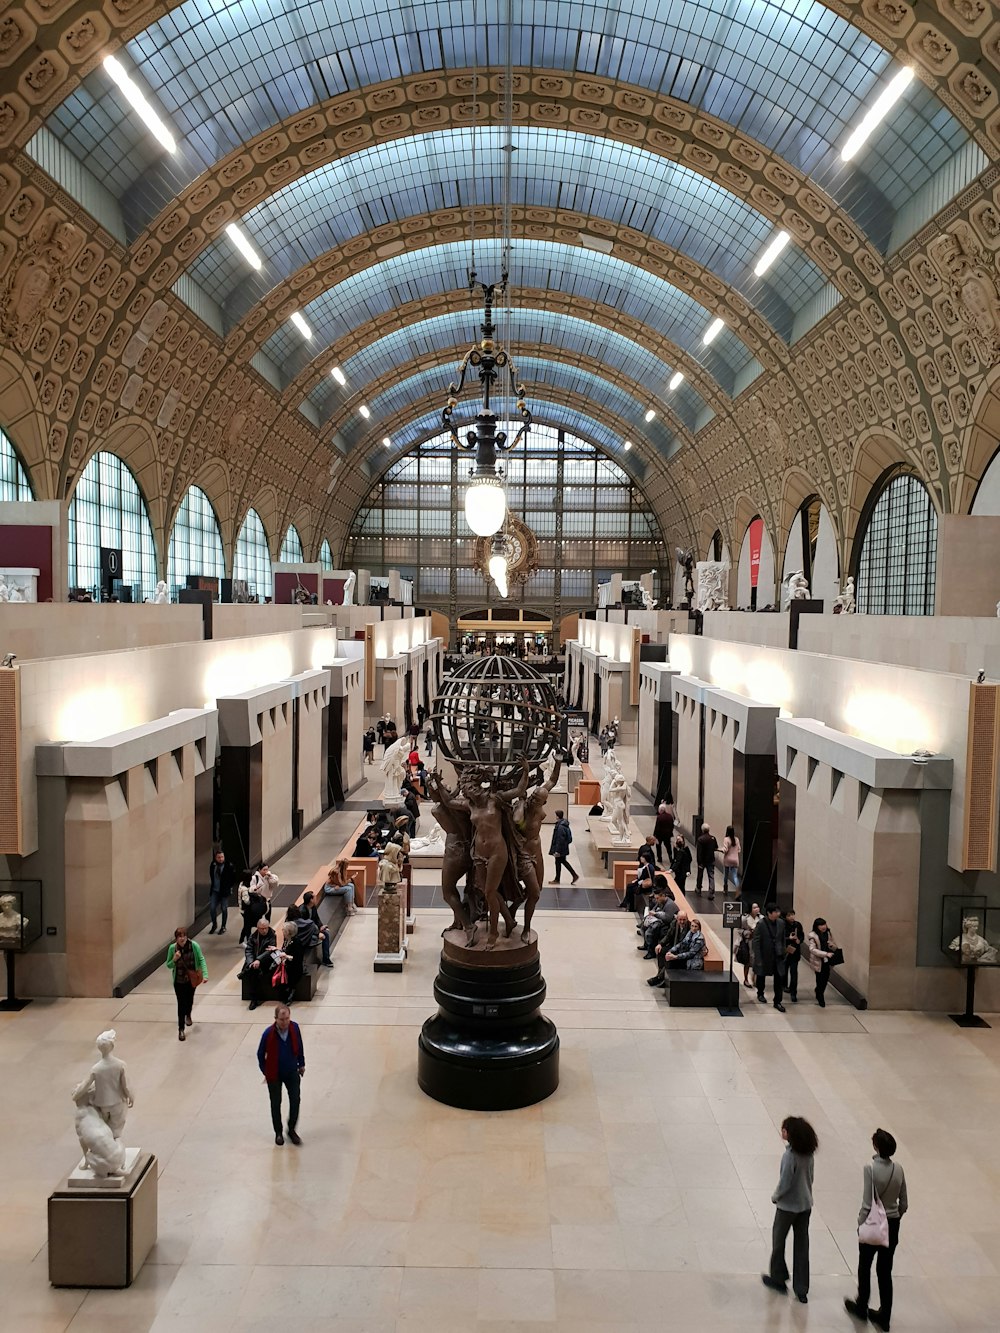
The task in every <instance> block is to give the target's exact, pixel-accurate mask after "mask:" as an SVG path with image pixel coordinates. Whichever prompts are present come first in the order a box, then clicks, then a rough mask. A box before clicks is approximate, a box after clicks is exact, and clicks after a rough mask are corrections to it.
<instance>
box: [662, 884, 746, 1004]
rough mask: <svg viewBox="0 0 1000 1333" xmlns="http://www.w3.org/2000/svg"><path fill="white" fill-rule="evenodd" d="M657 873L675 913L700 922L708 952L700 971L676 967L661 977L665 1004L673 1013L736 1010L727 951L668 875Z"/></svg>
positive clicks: (735, 984)
mask: <svg viewBox="0 0 1000 1333" xmlns="http://www.w3.org/2000/svg"><path fill="white" fill-rule="evenodd" d="M658 873H662V874H664V875H666V877H667V883H668V884H669V885H670V891H671V893H673V895H674V902H676V904H677V907H678V910H679V911H681V912H686V913H687V916H688V920H691V919H692V918H695V917H696V918H697V919H698V920H699V921H700V922H701V931H702V934H703V935H704V937H705V944H706V946H707V948H708V953H707V954H706V956H705V966H704V968H703V969H702V970H701V971H697V972H689V971H688V970H687V968H679V967H678V968H669V967H668V968H667V969H666V971H665V972H664V974H663V977H664V987H663V993H664V995H665V997H666V1001H667V1004H669V1005H670V1006H671V1007H672V1008H674V1009H699V1008H701V1009H716V1008H719V1009H738V1008H739V1000H740V987H739V982H738V981H730V980H729V951H728V949H727V948H726V947H725V945H724V944H723V943H722V941H721V940H720V939H719V937H718V935H716V933H715V931H714V930H712V928H711V927H710V926H708V925H706V924H705V918H704V917H703V916H702V914H701V913H700V912H698V911H695V910H694V909H693V908H692V907H691V904H690V903H689V902H688V900H687V898H686V897H685V896H684V894H683V893H681V891H680V889H679V888H678V887H677V881H676V880H675V879H674V877H673V875H672V874H671V873H670V871H669V870H664V871H662V872H658Z"/></svg>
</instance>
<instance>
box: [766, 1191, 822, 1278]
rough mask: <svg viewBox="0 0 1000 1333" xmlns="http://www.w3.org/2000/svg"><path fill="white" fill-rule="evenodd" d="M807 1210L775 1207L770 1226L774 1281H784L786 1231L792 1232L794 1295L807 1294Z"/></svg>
mask: <svg viewBox="0 0 1000 1333" xmlns="http://www.w3.org/2000/svg"><path fill="white" fill-rule="evenodd" d="M811 1215H812V1213H811V1210H809V1209H807V1210H806V1211H805V1212H804V1213H789V1212H787V1211H786V1210H785V1209H784V1208H775V1210H774V1225H773V1226H772V1228H771V1277H773V1278H774V1280H775V1282H787V1281H788V1265H787V1264H786V1263H785V1242H786V1241H787V1240H788V1233H789V1231H790V1232H791V1233H792V1290H793V1291H794V1292H795V1294H796V1296H808V1294H809V1218H810V1216H811Z"/></svg>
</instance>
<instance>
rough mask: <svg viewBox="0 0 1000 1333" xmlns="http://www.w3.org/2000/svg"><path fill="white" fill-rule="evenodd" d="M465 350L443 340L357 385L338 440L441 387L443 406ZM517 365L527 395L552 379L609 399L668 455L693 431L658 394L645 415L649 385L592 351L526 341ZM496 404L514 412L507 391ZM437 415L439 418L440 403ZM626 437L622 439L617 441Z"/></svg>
mask: <svg viewBox="0 0 1000 1333" xmlns="http://www.w3.org/2000/svg"><path fill="white" fill-rule="evenodd" d="M464 350H465V349H464V348H463V347H461V346H452V347H442V348H438V349H436V350H435V351H431V352H427V353H425V354H424V355H422V356H414V357H412V358H408V359H406V360H405V361H404V362H402V363H401V364H396V365H392V366H391V367H390V368H388V369H386V370H385V371H384V372H383V373H382V374H381V375H380V376H378V377H377V378H373V379H371V380H369V381H368V382H367V383H366V384H365V385H364V387H363V389H362V388H358V389H357V391H356V392H355V393H354V394H353V395H352V397H351V398H350V400H349V401H348V402H346V403H345V404H344V405H343V406H342V407H341V409H340V410H339V411H338V412H336V413H335V414H334V416H333V417H332V418H331V419H330V420H329V421H328V422H327V423H326V425H325V427H324V430H325V431H326V432H327V433H329V434H330V438H331V439H333V440H334V441H335V442H336V444H337V447H338V448H340V449H342V450H344V451H346V452H352V451H353V449H354V447H355V446H356V445H357V444H358V443H359V442H360V441H361V440H363V439H365V438H367V436H368V435H369V433H370V431H371V430H372V429H373V427H372V422H374V423H376V424H378V423H379V422H380V421H381V420H382V419H383V418H385V417H388V416H394V415H395V414H396V413H397V412H398V411H399V410H400V409H402V408H403V407H404V406H405V404H406V403H407V402H408V401H410V400H412V399H415V398H425V397H432V396H433V394H434V393H435V391H437V393H438V395H439V400H440V405H441V407H442V408H443V407H444V401H445V389H446V387H447V385H448V382H449V380H450V379H451V378H453V377H454V373H455V366H456V363H457V361H458V359H459V357H460V356H461V354H462V352H463V351H464ZM517 369H518V374H519V376H520V378H521V380H522V381H523V383H524V385H525V387H526V388H527V391H528V396H529V397H530V396H532V395H534V396H536V397H537V396H539V395H540V394H542V392H543V390H544V389H545V388H546V387H547V386H548V385H552V384H557V385H561V386H562V387H563V388H565V389H567V390H569V391H571V392H577V393H579V394H580V396H581V397H586V398H587V399H588V401H590V402H593V403H601V404H603V405H605V406H607V407H610V408H611V410H612V411H613V412H614V413H615V415H616V416H617V417H618V418H619V419H620V420H621V421H623V422H624V423H625V424H626V426H627V428H628V432H629V434H628V438H630V439H632V440H633V441H635V440H643V439H645V440H646V441H647V442H648V443H649V445H650V447H651V448H653V449H655V450H657V451H658V452H659V453H660V454H662V455H663V457H664V458H668V457H670V456H671V455H672V454H674V453H676V452H677V449H678V448H679V446H680V444H681V443H682V442H683V443H685V444H690V443H692V436H691V432H690V431H688V430H687V429H686V428H685V426H684V425H683V424H682V423H681V422H680V420H679V419H678V417H677V415H676V414H675V413H674V412H672V411H671V410H670V409H669V408H668V407H664V406H663V405H662V404H660V403H659V402H657V403H656V412H657V415H656V417H655V418H654V420H653V421H652V422H646V421H645V413H646V409H647V407H648V406H649V404H650V400H651V395H650V394H649V393H648V391H645V390H644V389H643V386H642V385H641V384H639V383H638V382H637V381H636V379H635V378H634V377H633V376H631V375H629V374H627V373H626V372H624V371H621V370H612V369H611V368H610V367H608V366H607V365H606V364H604V363H603V362H601V361H599V360H598V359H596V358H594V357H589V356H584V355H581V354H580V353H576V354H572V353H569V354H567V353H564V352H563V349H562V348H553V347H551V346H547V345H546V344H544V343H542V344H534V345H529V346H521V347H520V349H519V352H518V357H517ZM477 389H478V382H476V381H473V384H472V386H471V387H470V391H469V393H468V394H466V395H465V396H464V397H463V398H462V399H461V401H460V405H459V407H458V408H457V409H456V412H455V421H456V423H463V424H462V425H461V428H460V429H459V426H456V429H459V435H460V436H461V434H462V430H464V429H465V425H472V423H473V420H474V417H475V413H476V410H477V406H478V402H479V395H478V393H477ZM362 401H364V402H365V404H366V405H367V406H368V408H369V410H370V412H371V418H370V420H365V418H363V417H362V416H361V415H360V414H359V413H358V404H359V403H360V402H362ZM505 402H506V406H504V403H505ZM494 407H495V410H496V411H497V412H498V413H504V412H508V413H510V412H511V409H512V404H511V402H510V400H509V398H508V399H506V400H504V399H497V400H496V401H495V403H494ZM438 416H439V418H440V410H439V412H438ZM463 438H464V437H463ZM621 443H622V442H621V441H619V446H620V445H621Z"/></svg>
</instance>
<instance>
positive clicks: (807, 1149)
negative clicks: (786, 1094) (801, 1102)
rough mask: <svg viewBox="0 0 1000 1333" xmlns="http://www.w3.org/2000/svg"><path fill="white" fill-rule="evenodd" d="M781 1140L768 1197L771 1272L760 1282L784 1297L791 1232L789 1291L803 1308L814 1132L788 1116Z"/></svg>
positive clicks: (806, 1296) (806, 1286) (806, 1123)
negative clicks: (781, 1153)
mask: <svg viewBox="0 0 1000 1333" xmlns="http://www.w3.org/2000/svg"><path fill="white" fill-rule="evenodd" d="M781 1137H782V1138H783V1139H784V1140H785V1144H786V1145H787V1146H786V1148H785V1155H784V1157H782V1159H781V1174H780V1175H779V1177H778V1188H777V1189H776V1190H775V1191H774V1193H773V1194H772V1195H771V1202H772V1203H773V1204H774V1226H773V1227H772V1229H771V1270H770V1272H769V1273H762V1274H761V1279H760V1280H761V1281H762V1282H763V1284H764V1286H765V1287H770V1288H771V1289H772V1291H780V1292H781V1293H782V1295H784V1293H785V1291H786V1290H787V1283H788V1265H787V1264H786V1263H785V1242H786V1241H787V1239H788V1233H789V1231H791V1232H792V1235H793V1242H792V1290H793V1291H794V1292H795V1294H796V1296H797V1297H798V1298H799V1300H800V1301H801V1302H802V1304H803V1305H805V1304H806V1302H807V1301H808V1299H809V1217H810V1215H811V1213H812V1206H813V1195H812V1185H813V1156H814V1154H815V1152H816V1149H817V1148H818V1147H819V1140H818V1139H817V1137H816V1131H815V1130H814V1129H813V1127H812V1125H810V1123H809V1121H808V1120H803V1119H802V1117H801V1116H798V1115H790V1116H789V1117H788V1118H787V1120H785V1121H783V1122H782V1126H781Z"/></svg>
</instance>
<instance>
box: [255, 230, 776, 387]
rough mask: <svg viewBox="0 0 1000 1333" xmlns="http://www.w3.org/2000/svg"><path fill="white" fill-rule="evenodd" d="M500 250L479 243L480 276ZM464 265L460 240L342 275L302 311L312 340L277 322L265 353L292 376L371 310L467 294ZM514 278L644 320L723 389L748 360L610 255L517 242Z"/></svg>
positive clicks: (488, 272)
mask: <svg viewBox="0 0 1000 1333" xmlns="http://www.w3.org/2000/svg"><path fill="white" fill-rule="evenodd" d="M499 250H500V247H499V244H498V243H497V242H496V241H484V242H481V243H480V244H479V245H478V246H477V249H476V262H477V264H478V266H479V271H480V275H481V277H482V278H483V279H487V280H488V279H489V278H492V277H495V276H496V275H497V274H499V271H500V254H499ZM468 262H469V247H468V245H467V244H464V243H458V242H455V243H452V244H449V245H436V246H429V247H428V248H427V249H425V250H416V251H414V252H413V253H410V254H400V255H394V256H393V257H392V258H391V259H386V260H383V262H382V263H380V264H375V265H373V266H372V267H371V268H368V269H363V270H362V271H361V272H360V273H355V274H352V275H351V277H349V278H345V280H344V281H343V282H341V283H339V284H338V285H337V286H336V287H333V288H331V290H330V291H328V292H324V293H323V294H322V295H321V296H318V297H317V298H316V300H315V301H313V302H312V303H311V304H310V305H308V306H307V307H306V308H305V310H304V312H303V313H304V314H305V317H306V319H307V320H308V322H309V325H310V327H311V328H312V329H313V330H314V337H313V339H312V341H311V342H310V343H304V342H303V340H302V338H301V336H300V335H299V334H298V333H296V331H295V329H294V328H292V327H291V326H283V327H282V328H280V329H279V330H278V331H277V332H276V333H275V334H274V335H273V336H272V337H271V338H270V339H268V341H267V343H266V344H265V345H264V352H265V354H266V355H267V356H269V357H270V358H271V360H272V361H274V362H275V364H276V365H278V366H279V367H280V368H281V372H282V374H283V375H284V376H285V377H286V379H287V380H291V379H293V378H294V377H295V375H297V374H298V372H299V371H300V370H302V369H303V368H304V367H305V366H306V365H307V364H308V362H310V361H311V360H313V358H314V357H316V356H318V355H319V354H320V352H321V350H322V349H323V348H324V347H326V346H328V345H329V344H330V343H332V342H336V340H337V339H338V338H341V337H343V335H344V334H345V333H348V332H349V331H350V330H351V329H354V328H357V326H358V325H360V324H365V323H367V322H368V321H369V320H371V319H374V318H375V316H376V315H379V314H382V313H384V312H385V311H389V310H395V309H396V308H397V307H398V306H400V305H403V304H405V303H406V302H407V301H415V300H418V299H419V298H421V297H424V296H436V295H438V294H439V293H441V292H449V291H454V292H459V291H465V289H466V287H467V283H468ZM513 278H514V281H515V283H516V286H517V289H519V290H523V289H527V288H531V287H537V288H540V289H542V290H546V291H560V292H565V293H567V294H570V295H576V296H580V297H584V298H585V299H587V300H590V301H595V302H597V303H598V304H604V305H609V306H611V307H612V308H613V309H614V310H617V311H619V312H621V313H622V314H626V315H632V316H634V317H635V318H636V319H639V320H642V321H643V322H644V323H646V324H648V325H649V326H650V328H652V329H655V330H656V332H657V333H662V334H663V335H664V337H666V338H670V339H671V340H672V341H673V342H675V343H677V344H678V345H679V346H681V347H682V348H683V349H684V350H685V351H688V352H690V353H691V355H692V356H694V358H695V360H697V361H699V362H700V363H701V364H702V365H703V366H704V367H705V369H706V370H707V371H708V373H709V374H710V375H712V376H713V378H714V379H715V380H716V381H717V382H718V383H719V384H720V385H721V386H722V388H723V389H724V390H725V391H726V392H727V393H729V392H731V391H732V388H733V384H734V382H735V378H736V375H737V374H738V373H739V372H740V371H741V370H742V369H743V368H744V367H745V366H747V365H749V363H750V362H751V361H753V359H754V358H753V354H752V353H751V351H750V349H749V348H748V347H746V345H745V344H744V343H742V342H741V341H740V339H739V338H738V337H737V336H736V334H735V333H734V332H733V331H732V330H731V329H728V328H727V329H724V330H723V331H722V333H720V334H719V336H718V337H717V338H716V339H715V341H714V342H713V343H712V344H711V346H710V347H704V346H703V345H702V341H701V338H702V334H703V333H704V332H705V329H706V328H707V326H708V324H709V323H710V321H711V319H712V315H711V313H710V312H709V311H707V310H706V309H705V307H704V306H701V305H699V304H698V303H697V301H694V300H693V299H692V298H691V297H690V296H688V295H687V294H686V293H685V292H682V291H679V290H678V289H677V288H676V287H671V286H670V284H669V283H667V282H664V281H663V280H662V279H661V278H657V277H654V276H653V275H652V274H651V273H646V272H645V271H644V270H642V269H640V268H637V267H636V266H635V265H633V264H626V263H624V262H623V261H622V260H620V259H616V258H615V257H614V256H612V255H603V254H595V253H593V252H592V251H590V250H585V249H582V248H579V247H574V246H569V245H558V244H555V243H553V242H548V241H519V242H518V243H517V245H516V247H515V251H514V271H513Z"/></svg>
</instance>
